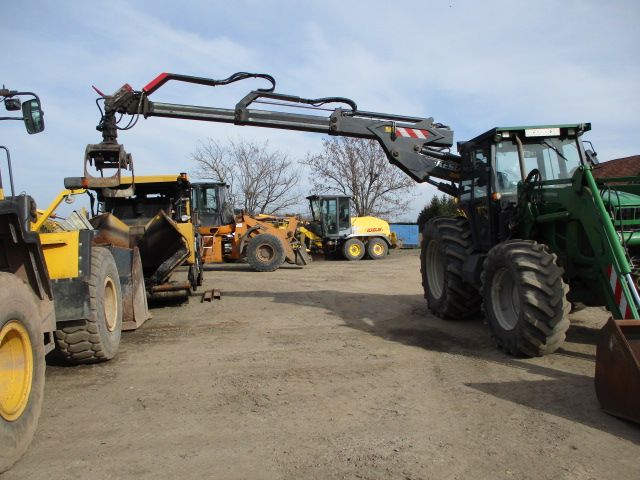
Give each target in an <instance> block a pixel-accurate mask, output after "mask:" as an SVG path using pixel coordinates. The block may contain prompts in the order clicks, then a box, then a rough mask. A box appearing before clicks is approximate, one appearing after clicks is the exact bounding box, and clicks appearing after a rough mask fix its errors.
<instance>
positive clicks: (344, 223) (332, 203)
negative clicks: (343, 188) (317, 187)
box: [307, 195, 352, 238]
mask: <svg viewBox="0 0 640 480" xmlns="http://www.w3.org/2000/svg"><path fill="white" fill-rule="evenodd" d="M307 200H309V208H310V209H311V216H312V218H313V220H312V221H311V223H310V224H309V227H308V228H309V230H311V231H312V232H313V233H315V234H316V235H318V236H319V237H321V238H341V237H346V236H349V235H351V233H352V232H351V197H350V196H348V195H311V196H309V197H307Z"/></svg>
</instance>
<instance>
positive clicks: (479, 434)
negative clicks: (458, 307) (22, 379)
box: [3, 250, 640, 480]
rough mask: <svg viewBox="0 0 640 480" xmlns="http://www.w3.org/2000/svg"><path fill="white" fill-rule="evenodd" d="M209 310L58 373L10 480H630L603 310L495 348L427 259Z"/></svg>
mask: <svg viewBox="0 0 640 480" xmlns="http://www.w3.org/2000/svg"><path fill="white" fill-rule="evenodd" d="M213 287H215V288H219V289H221V290H222V292H223V296H222V299H221V300H219V301H217V300H214V301H213V302H211V303H208V302H204V303H201V302H200V298H199V297H192V299H191V301H190V303H189V304H186V305H182V306H165V307H160V308H156V309H154V310H153V316H154V318H153V319H152V320H150V321H148V322H147V323H145V324H144V325H143V326H142V328H140V329H139V330H138V331H136V332H130V333H125V334H123V339H122V344H121V347H120V353H119V355H118V356H117V358H116V359H115V360H113V361H111V362H107V363H104V364H99V365H93V366H80V367H65V366H57V365H49V366H48V368H47V385H46V397H45V405H44V410H43V414H42V417H41V420H40V425H39V427H38V431H37V433H36V437H35V439H34V442H33V444H32V445H31V448H30V449H29V451H28V453H27V455H26V456H25V457H24V458H23V459H22V460H21V461H20V462H19V463H18V464H17V465H16V466H15V467H14V468H13V469H12V470H11V471H9V472H8V473H6V474H5V475H4V476H3V480H5V479H6V480H13V479H27V478H28V479H31V480H36V479H47V480H51V479H66V478H69V479H78V478H91V479H111V478H136V479H147V478H153V479H157V478H220V479H235V478H247V479H254V478H256V479H257V478H259V479H262V478H266V479H300V478H317V479H332V478H347V479H351V478H366V479H396V478H399V479H467V478H473V479H503V478H504V479H512V478H513V479H547V478H548V479H552V478H553V479H602V478H615V479H634V478H640V462H639V461H638V458H639V457H640V426H637V425H634V424H631V423H628V422H625V421H622V420H619V419H617V418H614V417H611V416H609V415H607V414H605V413H603V412H602V411H600V409H599V407H598V404H597V401H596V398H595V393H594V388H593V372H594V361H595V342H596V338H597V333H598V332H597V329H598V328H599V327H600V326H601V325H602V324H603V322H604V321H605V320H606V318H607V315H606V313H605V312H604V311H602V310H599V309H587V310H583V311H581V312H579V313H577V314H575V315H574V316H573V317H572V323H573V325H572V328H571V329H570V331H569V337H568V341H567V342H566V344H565V345H564V347H563V348H562V349H561V350H560V351H559V352H557V353H555V354H553V355H550V356H548V357H544V358H536V359H532V360H521V359H513V358H510V357H507V356H505V355H504V354H502V353H500V352H499V351H497V350H496V349H495V348H494V346H493V343H492V341H491V339H490V337H489V334H488V332H487V329H486V326H485V325H483V323H482V320H481V319H478V320H471V321H464V322H446V321H442V320H439V319H437V318H435V317H433V316H432V315H430V314H429V312H428V310H427V306H426V303H425V301H424V299H423V297H422V287H421V285H420V275H419V254H418V252H417V251H411V250H409V251H394V252H392V254H391V255H390V256H389V258H388V259H385V260H383V261H376V262H374V261H361V262H345V261H316V262H313V264H312V265H310V266H308V267H305V268H304V269H299V268H292V267H290V268H282V269H280V270H278V271H276V272H273V273H256V272H253V271H251V270H250V269H249V268H248V267H247V266H245V265H241V264H238V265H225V266H222V267H219V268H215V269H212V270H209V271H207V272H206V274H205V285H204V288H213Z"/></svg>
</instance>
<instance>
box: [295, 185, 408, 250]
mask: <svg viewBox="0 0 640 480" xmlns="http://www.w3.org/2000/svg"><path fill="white" fill-rule="evenodd" d="M307 199H308V200H309V205H310V208H311V215H312V217H313V220H312V221H311V222H309V223H308V224H307V225H306V226H303V227H301V228H300V232H301V234H303V235H304V237H305V239H304V241H305V243H306V244H307V245H308V247H309V248H310V249H311V250H312V251H313V250H315V251H322V252H324V253H325V254H331V253H339V254H341V255H342V256H343V257H344V258H346V259H347V260H360V259H362V258H363V257H365V255H366V257H367V258H371V259H373V260H380V259H383V258H385V257H386V256H387V255H388V254H389V249H390V248H395V247H396V244H397V240H396V237H395V234H393V233H392V232H391V228H390V227H389V224H388V223H387V222H386V221H384V220H382V219H380V218H377V217H370V216H367V217H352V216H351V197H349V196H347V195H311V196H309V197H307Z"/></svg>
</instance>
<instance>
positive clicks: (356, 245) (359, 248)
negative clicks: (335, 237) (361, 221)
mask: <svg viewBox="0 0 640 480" xmlns="http://www.w3.org/2000/svg"><path fill="white" fill-rule="evenodd" d="M364 253H365V249H364V243H362V242H361V241H360V240H358V239H357V238H350V239H349V240H347V241H346V242H344V244H343V245H342V256H343V257H344V258H346V259H347V260H350V261H353V260H361V259H362V257H364Z"/></svg>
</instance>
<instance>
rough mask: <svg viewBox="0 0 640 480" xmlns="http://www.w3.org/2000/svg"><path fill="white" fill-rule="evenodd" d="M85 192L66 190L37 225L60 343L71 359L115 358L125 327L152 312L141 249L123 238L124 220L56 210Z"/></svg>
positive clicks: (132, 326)
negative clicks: (149, 304)
mask: <svg viewBox="0 0 640 480" xmlns="http://www.w3.org/2000/svg"><path fill="white" fill-rule="evenodd" d="M84 193H87V191H86V190H84V189H73V190H63V191H62V192H61V193H60V194H58V196H57V197H56V198H55V199H54V200H53V202H52V203H51V204H50V205H49V207H47V209H46V210H43V211H38V216H37V219H36V221H35V222H34V223H32V225H31V229H32V230H33V231H35V232H37V233H38V235H39V237H40V242H41V244H42V250H43V254H44V258H45V261H46V265H47V268H48V270H49V276H50V278H51V284H52V289H53V297H54V304H55V311H56V319H57V330H56V332H55V340H56V348H57V349H58V351H59V352H60V353H61V354H62V356H63V357H64V358H65V359H66V360H67V361H69V362H71V363H94V362H99V361H104V360H109V359H111V358H113V357H114V356H115V355H116V353H117V351H118V347H119V344H120V334H121V331H122V330H133V329H136V328H137V327H139V326H140V325H141V324H142V323H143V322H144V321H146V320H147V319H148V318H149V317H150V315H149V311H148V308H147V302H146V297H145V294H144V279H143V276H142V268H141V262H140V253H139V251H138V249H137V248H136V247H135V246H134V247H131V246H130V245H129V243H128V241H124V240H123V236H122V233H121V231H120V225H119V223H121V222H118V221H117V219H112V221H111V222H105V221H101V220H102V219H100V217H94V218H92V219H91V220H89V219H87V217H86V216H85V215H83V214H81V213H78V212H77V211H74V212H73V213H72V214H71V215H69V216H68V217H67V218H62V217H59V216H57V215H56V214H55V211H56V209H57V208H58V207H59V205H60V204H61V203H62V202H63V201H67V202H69V201H72V200H73V197H75V196H76V195H80V194H84Z"/></svg>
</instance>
